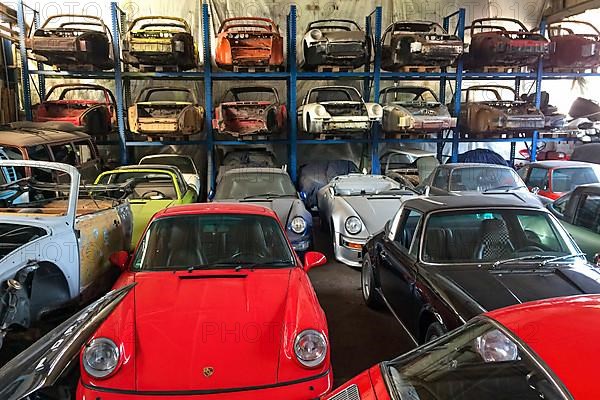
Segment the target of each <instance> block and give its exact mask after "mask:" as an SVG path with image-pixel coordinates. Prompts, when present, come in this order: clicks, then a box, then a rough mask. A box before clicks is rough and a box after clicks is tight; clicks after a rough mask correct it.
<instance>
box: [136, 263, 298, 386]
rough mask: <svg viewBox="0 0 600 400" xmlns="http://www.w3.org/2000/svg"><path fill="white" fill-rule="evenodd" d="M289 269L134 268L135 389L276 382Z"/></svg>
mask: <svg viewBox="0 0 600 400" xmlns="http://www.w3.org/2000/svg"><path fill="white" fill-rule="evenodd" d="M291 271H292V269H288V268H286V269H256V270H254V271H250V270H241V271H239V272H235V271H231V270H210V271H194V272H192V273H188V272H187V271H183V272H177V273H173V272H168V273H161V272H147V273H138V274H136V278H135V280H136V282H137V283H138V284H137V286H136V287H135V289H134V290H135V331H136V333H135V341H136V350H135V367H136V368H135V369H136V386H137V390H138V391H153V390H156V391H169V390H177V391H182V390H212V389H226V388H239V387H248V386H260V385H268V384H273V383H276V382H277V375H278V365H279V356H280V349H281V346H282V334H283V332H284V330H283V329H282V327H283V325H284V323H285V321H284V317H285V315H286V312H285V311H286V302H287V300H286V299H287V294H288V286H289V281H290V274H291ZM157 274H160V275H161V276H160V277H158V276H157ZM267 288H268V290H266V289H267ZM291 322H293V321H291ZM166 371H170V372H169V373H168V375H169V379H162V378H163V377H164V375H165V373H166ZM211 372H212V374H210V373H211ZM207 375H208V376H207Z"/></svg>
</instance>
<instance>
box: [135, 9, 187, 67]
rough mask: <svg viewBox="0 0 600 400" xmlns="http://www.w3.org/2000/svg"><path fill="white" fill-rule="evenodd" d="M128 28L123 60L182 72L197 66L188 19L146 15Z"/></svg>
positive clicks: (136, 64)
mask: <svg viewBox="0 0 600 400" xmlns="http://www.w3.org/2000/svg"><path fill="white" fill-rule="evenodd" d="M129 26H130V28H129V31H128V32H127V36H126V37H125V40H124V42H123V58H124V60H125V62H127V63H128V64H131V65H133V66H136V67H139V66H140V65H155V66H156V65H165V66H176V67H178V69H179V70H182V71H185V70H188V69H192V68H195V67H196V66H197V65H198V53H197V50H196V46H195V44H194V37H193V36H192V31H191V29H190V26H189V25H188V23H187V21H186V20H185V19H183V18H176V17H166V16H147V17H139V18H136V19H135V20H133V21H132V22H131V23H130V25H129ZM136 28H137V29H136Z"/></svg>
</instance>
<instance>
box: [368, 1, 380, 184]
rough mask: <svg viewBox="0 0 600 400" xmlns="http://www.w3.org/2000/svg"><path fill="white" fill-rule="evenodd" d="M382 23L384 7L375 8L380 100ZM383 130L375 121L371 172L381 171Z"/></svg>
mask: <svg viewBox="0 0 600 400" xmlns="http://www.w3.org/2000/svg"><path fill="white" fill-rule="evenodd" d="M381 24H382V8H381V6H377V7H376V8H375V35H374V43H373V45H374V47H375V59H374V62H373V101H375V102H378V101H379V91H380V88H381ZM380 132H381V124H380V123H374V124H373V128H372V129H371V173H373V174H379V173H381V165H379V135H380Z"/></svg>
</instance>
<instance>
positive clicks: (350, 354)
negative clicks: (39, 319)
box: [0, 220, 411, 387]
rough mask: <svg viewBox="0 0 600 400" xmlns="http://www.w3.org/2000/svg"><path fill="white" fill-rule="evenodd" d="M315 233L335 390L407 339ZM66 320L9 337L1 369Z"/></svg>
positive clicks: (317, 281)
mask: <svg viewBox="0 0 600 400" xmlns="http://www.w3.org/2000/svg"><path fill="white" fill-rule="evenodd" d="M314 233H315V241H314V242H315V250H317V251H321V252H323V253H324V254H325V255H326V256H327V259H328V260H329V261H328V263H327V264H326V265H324V266H322V267H318V268H315V269H313V270H312V271H311V272H310V278H311V281H312V283H313V286H314V288H315V290H316V292H317V296H318V297H319V302H320V303H321V306H322V307H323V309H324V310H325V314H326V315H327V320H328V324H329V336H330V337H329V339H330V342H331V356H332V363H333V374H334V379H335V386H336V387H337V386H339V385H341V384H342V383H344V382H346V381H347V380H349V379H351V378H352V377H353V376H355V375H356V374H358V373H360V372H362V371H363V370H365V369H367V368H369V367H371V366H372V365H374V364H377V363H379V362H380V361H383V360H389V359H392V358H394V357H396V356H398V355H400V354H402V353H404V352H406V351H407V350H410V349H411V341H410V339H408V337H407V336H406V334H404V333H403V329H402V327H401V326H400V324H399V323H398V322H397V321H396V320H395V319H394V317H392V315H391V314H390V313H389V312H386V311H373V310H371V309H369V308H367V306H366V305H365V304H364V302H363V299H362V294H361V290H360V270H358V269H355V268H351V267H348V266H345V265H343V264H341V263H339V262H337V261H335V259H334V258H333V256H332V254H331V245H330V244H329V239H328V237H327V236H328V235H326V234H324V233H322V232H321V231H320V229H319V221H318V220H317V221H315V232H314ZM66 318H67V316H61V317H58V318H55V319H54V320H52V321H45V323H44V324H42V326H41V327H40V329H37V330H32V331H28V332H22V333H20V334H16V335H10V336H9V337H8V338H7V340H6V341H5V343H4V346H3V348H2V350H1V351H0V366H1V365H3V364H5V363H6V362H7V361H9V360H10V359H11V358H12V357H14V356H16V355H17V354H18V353H19V352H20V351H22V350H24V349H25V348H27V347H28V346H29V345H30V344H31V343H33V341H34V340H35V339H36V338H37V337H39V336H40V335H41V334H43V333H45V332H47V331H48V330H50V329H51V328H52V327H53V326H56V325H58V324H59V323H60V322H62V320H63V319H66Z"/></svg>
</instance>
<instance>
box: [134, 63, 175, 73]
mask: <svg viewBox="0 0 600 400" xmlns="http://www.w3.org/2000/svg"><path fill="white" fill-rule="evenodd" d="M138 70H139V71H140V72H179V71H180V68H179V66H178V65H148V64H140V65H139V66H138Z"/></svg>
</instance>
